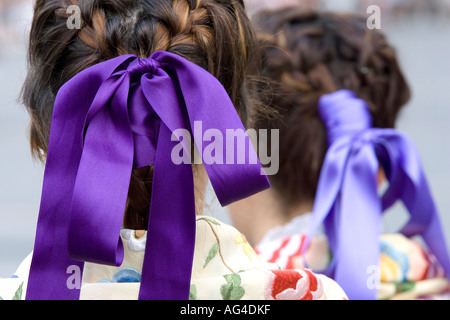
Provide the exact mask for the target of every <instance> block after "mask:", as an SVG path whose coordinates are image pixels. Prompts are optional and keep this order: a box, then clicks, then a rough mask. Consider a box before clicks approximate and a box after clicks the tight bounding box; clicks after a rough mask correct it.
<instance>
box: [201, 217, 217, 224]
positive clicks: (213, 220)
mask: <svg viewBox="0 0 450 320" xmlns="http://www.w3.org/2000/svg"><path fill="white" fill-rule="evenodd" d="M198 220H205V221H209V222H211V223H212V224H215V225H216V226H220V223H219V222H217V221H216V220H215V219H213V218H209V217H201V218H199V219H198Z"/></svg>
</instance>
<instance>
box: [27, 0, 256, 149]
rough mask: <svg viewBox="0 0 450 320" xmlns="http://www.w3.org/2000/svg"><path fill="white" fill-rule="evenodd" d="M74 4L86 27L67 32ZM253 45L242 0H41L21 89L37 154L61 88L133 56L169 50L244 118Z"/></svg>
mask: <svg viewBox="0 0 450 320" xmlns="http://www.w3.org/2000/svg"><path fill="white" fill-rule="evenodd" d="M72 5H76V6H78V8H79V9H80V13H81V20H82V24H81V29H76V28H73V29H69V28H68V24H67V21H68V19H69V18H70V17H71V15H72V13H73V12H72V11H71V10H69V11H68V10H67V9H68V7H69V6H72ZM254 40H255V39H254V34H253V32H252V29H251V28H250V23H249V22H248V19H247V16H246V14H245V9H244V5H243V2H242V0H141V1H134V0H37V1H36V4H35V13H34V19H33V22H32V28H31V34H30V43H29V53H28V59H29V71H28V76H27V79H26V82H25V85H24V90H23V100H24V104H25V105H26V107H27V109H28V111H29V113H30V115H31V120H32V121H31V145H32V150H33V151H34V152H35V153H36V155H38V156H39V155H43V156H44V158H45V154H46V152H47V144H48V135H49V131H50V121H51V114H52V108H53V103H54V99H55V96H56V93H57V92H58V90H59V88H60V87H61V86H62V85H63V84H64V83H65V82H67V81H68V80H69V79H71V78H72V77H73V76H75V75H76V74H77V73H79V72H80V71H82V70H84V69H86V68H88V67H90V66H92V65H94V64H97V63H100V62H102V61H105V60H108V59H111V58H114V57H117V56H120V55H124V54H128V53H131V54H135V55H137V56H139V57H141V58H146V57H149V56H150V55H151V54H152V53H154V52H156V51H168V52H171V53H175V54H178V55H180V56H182V57H184V58H186V59H187V60H189V61H191V62H194V63H195V64H197V65H199V66H201V67H203V68H204V69H206V70H207V71H209V72H210V73H212V74H213V75H214V76H215V77H216V78H217V79H218V80H219V81H220V82H221V83H222V84H223V85H224V87H225V89H226V90H227V92H228V93H229V95H230V97H231V99H232V101H233V103H234V104H235V106H236V108H237V109H238V111H239V112H240V114H241V116H242V117H243V118H244V120H246V119H245V116H246V113H247V107H248V105H247V103H248V102H247V99H248V97H247V96H246V92H245V90H244V88H245V77H246V71H247V67H248V66H247V64H248V61H249V59H248V58H249V57H250V56H251V50H252V49H253V48H254V47H255V46H254V43H253V41H254ZM74 94H77V93H74ZM211 107H213V106H211Z"/></svg>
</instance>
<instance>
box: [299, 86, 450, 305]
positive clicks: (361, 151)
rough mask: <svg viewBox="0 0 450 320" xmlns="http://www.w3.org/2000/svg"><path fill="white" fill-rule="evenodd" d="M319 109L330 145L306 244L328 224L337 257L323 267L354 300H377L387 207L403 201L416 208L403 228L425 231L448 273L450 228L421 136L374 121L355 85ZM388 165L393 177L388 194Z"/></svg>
mask: <svg viewBox="0 0 450 320" xmlns="http://www.w3.org/2000/svg"><path fill="white" fill-rule="evenodd" d="M319 114H320V116H321V118H322V120H323V122H324V124H325V127H326V129H327V135H328V143H329V149H328V151H327V154H326V157H325V160H324V163H323V166H322V170H321V173H320V178H319V184H318V188H317V192H316V198H315V202H314V209H313V222H312V227H311V231H310V232H309V235H308V238H307V242H306V245H305V247H304V248H305V250H306V248H307V244H308V243H309V242H310V240H311V237H312V236H314V234H316V232H317V230H318V229H319V228H320V227H321V226H322V225H323V226H324V229H325V232H326V235H327V237H328V239H329V244H330V250H331V253H332V260H331V263H330V265H329V266H328V268H327V269H326V270H321V271H320V270H317V271H318V272H322V273H324V274H326V275H328V276H330V277H332V278H334V279H335V280H336V281H337V283H338V284H339V285H341V287H342V288H343V289H344V291H345V292H346V294H347V295H348V297H349V298H350V299H361V300H369V299H376V297H377V289H378V288H379V286H378V284H379V281H380V278H379V274H378V275H377V272H375V271H376V270H377V269H376V267H379V261H380V236H381V227H382V226H381V220H382V212H383V211H385V210H386V209H388V208H389V207H391V206H392V205H393V204H394V203H395V202H396V201H397V200H401V201H403V203H404V204H405V206H406V208H407V209H408V211H409V213H410V219H409V221H408V223H407V224H406V225H405V226H404V227H403V229H402V230H401V233H403V234H404V235H405V236H408V237H412V236H417V235H421V236H422V238H423V240H424V241H425V243H426V244H427V245H428V247H429V249H430V250H431V251H432V252H433V253H434V255H435V256H436V258H437V259H438V261H439V263H440V264H441V265H442V267H443V268H444V270H445V272H446V275H447V277H448V276H449V275H450V259H449V252H448V249H447V246H446V241H445V237H444V232H443V230H442V227H441V222H440V219H439V214H438V212H437V210H436V206H435V204H434V201H433V198H432V196H431V192H430V190H429V187H428V183H427V180H426V178H425V174H424V172H423V169H422V165H421V161H420V157H419V153H418V151H417V149H416V147H415V146H414V143H413V142H412V141H411V140H410V139H409V138H408V137H406V136H405V135H404V134H402V133H400V132H399V131H397V130H395V129H379V128H373V127H372V117H371V114H370V112H369V109H368V107H367V104H366V103H365V102H364V101H363V100H360V99H358V98H357V97H356V95H355V94H354V93H353V92H351V91H348V90H340V91H337V92H335V93H332V94H329V95H325V96H323V97H321V99H320V101H319ZM380 165H381V166H382V167H383V169H384V171H385V173H386V176H387V179H388V181H389V188H388V190H387V191H386V192H385V193H384V195H383V196H381V197H380V195H379V193H378V187H377V176H378V171H379V168H380ZM374 267H375V268H374ZM378 270H379V269H378ZM374 278H375V279H374Z"/></svg>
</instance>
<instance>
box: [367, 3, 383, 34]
mask: <svg viewBox="0 0 450 320" xmlns="http://www.w3.org/2000/svg"><path fill="white" fill-rule="evenodd" d="M366 13H367V14H370V15H371V16H370V17H369V18H368V19H367V28H368V29H370V30H373V29H381V9H380V7H379V6H377V5H371V6H369V7H368V8H367V11H366Z"/></svg>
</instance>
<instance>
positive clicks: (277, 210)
mask: <svg viewBox="0 0 450 320" xmlns="http://www.w3.org/2000/svg"><path fill="white" fill-rule="evenodd" d="M312 208H313V203H312V201H311V202H302V203H300V204H298V205H295V206H293V207H287V206H285V205H283V204H282V203H281V201H280V200H279V196H277V194H276V193H275V192H274V191H273V189H269V190H265V191H263V192H260V193H258V194H256V195H254V196H251V197H249V198H246V199H244V200H241V201H238V202H236V203H234V204H232V205H230V206H229V207H228V209H229V211H230V215H231V218H232V220H233V224H234V226H235V227H236V228H237V229H238V230H239V231H240V232H242V233H243V234H244V235H245V236H246V238H247V240H248V241H249V243H250V244H251V245H253V246H255V245H257V244H258V243H259V242H260V241H261V240H262V239H263V237H264V236H265V234H266V233H267V232H268V231H269V230H271V229H273V228H275V227H277V226H281V225H285V224H287V223H288V222H290V221H291V220H292V219H293V218H294V217H296V216H300V215H303V214H305V213H309V212H311V211H312Z"/></svg>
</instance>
